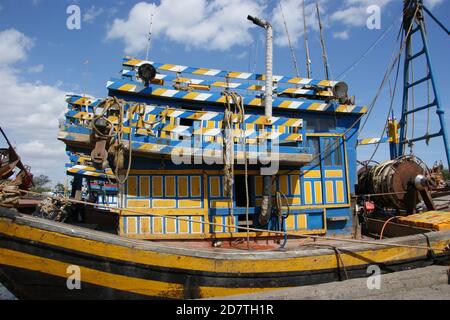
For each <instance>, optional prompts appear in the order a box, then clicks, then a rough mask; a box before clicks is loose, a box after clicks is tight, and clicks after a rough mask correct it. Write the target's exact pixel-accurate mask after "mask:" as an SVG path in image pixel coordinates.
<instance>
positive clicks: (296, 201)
mask: <svg viewBox="0 0 450 320" xmlns="http://www.w3.org/2000/svg"><path fill="white" fill-rule="evenodd" d="M288 202H289V205H291V206H299V205H301V204H302V199H301V198H300V197H293V198H288ZM282 203H283V205H285V204H284V202H282Z"/></svg>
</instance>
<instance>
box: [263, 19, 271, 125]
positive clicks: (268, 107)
mask: <svg viewBox="0 0 450 320" xmlns="http://www.w3.org/2000/svg"><path fill="white" fill-rule="evenodd" d="M264 101H265V104H264V106H265V114H266V117H268V118H272V104H273V30H272V26H271V25H270V24H269V23H267V25H266V95H265V100H264Z"/></svg>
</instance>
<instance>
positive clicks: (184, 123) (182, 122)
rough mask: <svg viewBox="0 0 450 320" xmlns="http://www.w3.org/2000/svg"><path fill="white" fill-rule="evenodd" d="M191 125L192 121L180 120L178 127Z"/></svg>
mask: <svg viewBox="0 0 450 320" xmlns="http://www.w3.org/2000/svg"><path fill="white" fill-rule="evenodd" d="M193 125H194V120H193V119H186V118H180V126H186V127H192V126H193Z"/></svg>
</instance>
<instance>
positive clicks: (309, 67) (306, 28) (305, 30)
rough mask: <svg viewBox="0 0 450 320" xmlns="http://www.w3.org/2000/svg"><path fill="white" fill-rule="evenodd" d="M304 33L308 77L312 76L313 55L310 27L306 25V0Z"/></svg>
mask: <svg viewBox="0 0 450 320" xmlns="http://www.w3.org/2000/svg"><path fill="white" fill-rule="evenodd" d="M303 34H304V38H305V51H306V72H307V73H308V78H311V56H310V54H309V44H308V27H307V26H306V9H305V0H303Z"/></svg>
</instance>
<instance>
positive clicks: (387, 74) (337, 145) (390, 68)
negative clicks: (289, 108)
mask: <svg viewBox="0 0 450 320" xmlns="http://www.w3.org/2000/svg"><path fill="white" fill-rule="evenodd" d="M417 12H418V8H417V9H416V12H415V14H414V15H416V14H417ZM411 29H412V23H411V25H410V27H409V30H408V32H407V35H409V33H410V32H411ZM401 35H402V28H400V31H399V34H398V38H399V37H400V36H401ZM406 38H407V36H406V37H405V39H404V40H403V41H402V46H401V48H400V50H399V52H398V53H397V55H395V53H393V56H392V59H391V60H393V61H391V64H390V65H388V67H387V69H386V72H385V75H384V77H383V80H382V81H381V84H380V86H379V88H378V90H377V93H376V95H375V97H374V98H373V100H372V102H371V103H370V104H369V107H368V111H367V113H365V114H364V113H363V114H361V115H360V116H359V117H358V118H357V119H356V120H355V121H354V122H353V124H352V125H351V126H350V127H348V128H347V130H346V131H345V132H344V133H343V134H342V135H341V137H343V140H348V138H347V134H348V133H349V132H350V131H352V130H353V128H355V127H356V125H358V123H360V121H361V119H362V118H363V117H365V116H367V117H366V119H365V122H364V123H363V125H362V127H361V129H360V130H359V131H361V130H363V129H364V126H365V125H366V124H367V120H368V119H369V116H370V114H371V113H372V111H373V109H374V107H375V105H376V103H377V101H378V98H379V97H380V94H381V92H382V90H383V88H384V87H385V85H386V83H387V82H388V80H389V78H390V75H391V74H392V71H393V70H394V68H395V66H396V64H397V63H398V62H399V60H400V57H401V56H402V52H403V50H404V48H405V46H406ZM402 39H403V38H402ZM394 57H395V58H394ZM353 134H356V132H355V133H353ZM353 134H352V135H353ZM380 142H381V141H380ZM380 142H379V143H380ZM342 144H343V142H340V141H339V140H338V139H336V141H335V142H334V143H331V144H329V145H328V146H326V147H325V148H324V150H323V151H322V152H320V153H317V154H316V155H315V156H314V157H313V159H312V161H311V162H314V161H316V160H318V159H321V158H322V157H323V156H324V155H325V154H328V152H333V151H335V150H337V149H338V148H340V146H341V145H342ZM331 148H333V149H331ZM315 167H317V165H316V166H315ZM315 167H314V168H315ZM314 168H311V169H307V170H305V171H303V172H301V173H300V176H303V175H305V174H306V173H308V172H310V171H311V170H314ZM293 172H295V170H291V171H289V172H288V173H293Z"/></svg>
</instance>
